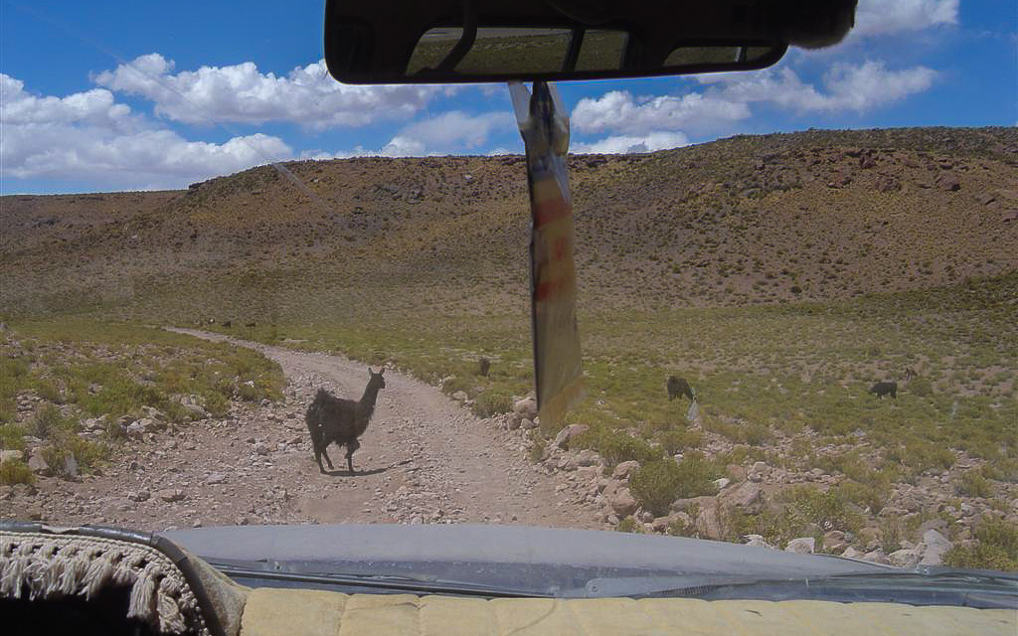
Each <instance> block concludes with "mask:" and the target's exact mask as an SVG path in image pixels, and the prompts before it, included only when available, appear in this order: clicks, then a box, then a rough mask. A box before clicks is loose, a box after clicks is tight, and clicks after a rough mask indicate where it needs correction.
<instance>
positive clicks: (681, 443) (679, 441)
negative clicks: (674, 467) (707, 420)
mask: <svg viewBox="0 0 1018 636" xmlns="http://www.w3.org/2000/svg"><path fill="white" fill-rule="evenodd" d="M657 441H658V442H659V443H660V444H661V448H663V449H665V452H666V453H668V454H669V455H674V454H675V453H679V452H682V451H685V450H695V449H696V448H699V446H700V444H702V443H703V433H701V432H700V431H697V430H694V429H677V430H671V431H664V432H663V433H660V434H659V435H658V436H657Z"/></svg>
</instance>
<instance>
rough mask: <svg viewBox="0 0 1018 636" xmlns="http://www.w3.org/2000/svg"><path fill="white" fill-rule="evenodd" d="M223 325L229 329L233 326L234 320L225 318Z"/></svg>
mask: <svg viewBox="0 0 1018 636" xmlns="http://www.w3.org/2000/svg"><path fill="white" fill-rule="evenodd" d="M223 326H224V327H226V328H227V329H229V328H230V327H232V326H233V321H232V320H224V321H223Z"/></svg>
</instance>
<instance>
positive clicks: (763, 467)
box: [746, 462, 768, 482]
mask: <svg viewBox="0 0 1018 636" xmlns="http://www.w3.org/2000/svg"><path fill="white" fill-rule="evenodd" d="M767 469H768V466H767V464H765V463H763V462H756V463H755V464H753V466H752V468H750V469H749V472H748V473H747V474H746V478H747V479H749V480H750V481H756V482H760V481H763V478H764V473H766V472H767Z"/></svg>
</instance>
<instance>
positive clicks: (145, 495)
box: [127, 490, 152, 502]
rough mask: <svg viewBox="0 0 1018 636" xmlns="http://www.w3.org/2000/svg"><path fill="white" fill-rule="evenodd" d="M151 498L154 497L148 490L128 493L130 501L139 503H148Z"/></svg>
mask: <svg viewBox="0 0 1018 636" xmlns="http://www.w3.org/2000/svg"><path fill="white" fill-rule="evenodd" d="M151 496H152V493H150V492H149V491H147V490H139V491H137V492H129V493H127V498H128V499H130V500H131V501H139V502H140V501H148V500H149V498H150V497H151Z"/></svg>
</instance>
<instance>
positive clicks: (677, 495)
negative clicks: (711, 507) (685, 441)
mask: <svg viewBox="0 0 1018 636" xmlns="http://www.w3.org/2000/svg"><path fill="white" fill-rule="evenodd" d="M712 479H716V469H715V468H714V467H713V466H712V465H711V464H710V463H709V462H707V461H706V460H704V459H703V457H702V456H701V455H699V454H698V453H690V454H689V456H687V457H685V458H683V460H682V461H681V462H675V461H674V460H672V459H658V460H655V461H652V462H648V463H646V464H643V465H642V466H640V467H639V468H637V469H636V471H634V472H633V475H632V476H631V477H630V478H629V490H630V491H631V492H632V493H633V497H635V498H636V501H637V502H639V504H640V505H641V506H643V508H644V509H645V510H649V511H650V512H651V513H653V514H654V515H657V516H661V515H664V514H667V513H668V507H669V506H670V505H671V503H672V502H673V501H675V500H676V499H683V498H687V497H699V496H701V495H712V494H714V493H715V492H717V488H716V487H715V486H714V484H713V483H712V481H711V480H712Z"/></svg>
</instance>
